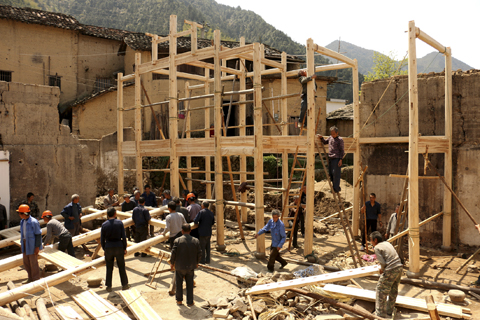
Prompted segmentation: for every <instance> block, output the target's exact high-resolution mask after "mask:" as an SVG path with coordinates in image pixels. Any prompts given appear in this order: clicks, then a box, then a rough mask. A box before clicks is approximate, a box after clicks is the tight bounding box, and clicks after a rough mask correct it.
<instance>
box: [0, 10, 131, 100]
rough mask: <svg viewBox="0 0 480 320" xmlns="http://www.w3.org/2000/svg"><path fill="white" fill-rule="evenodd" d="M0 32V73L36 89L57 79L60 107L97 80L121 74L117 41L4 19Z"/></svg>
mask: <svg viewBox="0 0 480 320" xmlns="http://www.w3.org/2000/svg"><path fill="white" fill-rule="evenodd" d="M0 30H2V45H1V46H0V56H1V57H2V59H1V60H0V70H5V71H13V74H12V81H13V82H21V83H29V84H38V85H48V84H49V83H48V79H49V78H48V77H49V75H58V76H60V77H61V93H60V100H59V101H60V104H64V103H67V102H69V101H73V100H76V99H77V98H81V97H83V96H86V95H88V94H90V93H92V92H93V91H94V85H95V80H96V78H97V77H100V78H111V79H112V80H113V79H114V74H113V73H114V72H115V71H121V70H123V62H124V57H123V56H118V55H117V53H118V49H119V47H120V44H121V43H120V41H115V40H109V39H103V38H97V37H93V36H86V35H82V34H80V33H79V32H77V31H73V30H66V29H61V28H56V27H49V26H43V25H38V24H27V23H23V22H20V21H15V20H6V19H0ZM112 83H113V84H114V81H112Z"/></svg>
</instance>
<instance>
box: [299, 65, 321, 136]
mask: <svg viewBox="0 0 480 320" xmlns="http://www.w3.org/2000/svg"><path fill="white" fill-rule="evenodd" d="M316 78H317V75H315V74H314V75H313V76H310V77H307V70H299V71H298V81H299V82H300V83H301V84H302V95H301V97H300V98H301V99H302V100H301V109H300V118H299V119H298V124H297V127H298V128H301V127H302V124H303V127H304V128H306V127H307V120H306V119H305V114H306V113H307V101H308V100H307V84H308V82H310V81H312V80H313V82H314V83H315V79H316ZM316 90H317V84H316V83H315V91H316ZM304 119H305V122H304Z"/></svg>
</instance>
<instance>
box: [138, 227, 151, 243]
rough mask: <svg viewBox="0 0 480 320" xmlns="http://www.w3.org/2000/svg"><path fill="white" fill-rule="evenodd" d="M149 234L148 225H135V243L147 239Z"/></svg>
mask: <svg viewBox="0 0 480 320" xmlns="http://www.w3.org/2000/svg"><path fill="white" fill-rule="evenodd" d="M147 236H148V225H145V226H135V243H139V242H142V241H145V240H147Z"/></svg>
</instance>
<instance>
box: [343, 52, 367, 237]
mask: <svg viewBox="0 0 480 320" xmlns="http://www.w3.org/2000/svg"><path fill="white" fill-rule="evenodd" d="M354 62H355V65H354V67H353V68H352V80H353V81H352V82H353V84H352V86H353V88H352V89H353V138H354V144H355V148H353V176H354V177H359V176H360V168H361V167H362V157H361V155H362V153H361V150H360V132H361V130H360V104H359V92H358V90H359V82H358V62H357V59H355V60H354ZM345 150H348V149H345ZM353 199H360V184H357V185H355V186H354V187H353ZM362 202H363V200H362ZM360 207H361V205H360V201H354V202H353V212H352V220H353V221H352V233H353V236H354V237H355V236H358V230H359V229H360V227H359V224H360Z"/></svg>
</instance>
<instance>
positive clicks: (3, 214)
mask: <svg viewBox="0 0 480 320" xmlns="http://www.w3.org/2000/svg"><path fill="white" fill-rule="evenodd" d="M0 200H2V198H1V197H0ZM4 229H7V208H5V206H4V205H3V204H1V203H0V230H4Z"/></svg>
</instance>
